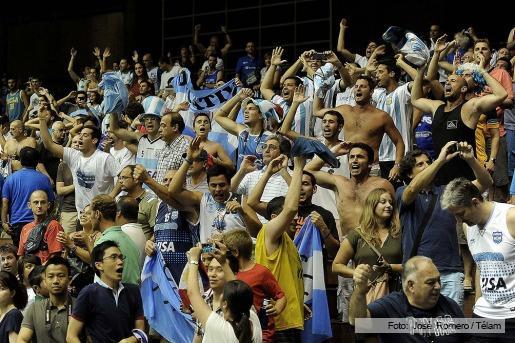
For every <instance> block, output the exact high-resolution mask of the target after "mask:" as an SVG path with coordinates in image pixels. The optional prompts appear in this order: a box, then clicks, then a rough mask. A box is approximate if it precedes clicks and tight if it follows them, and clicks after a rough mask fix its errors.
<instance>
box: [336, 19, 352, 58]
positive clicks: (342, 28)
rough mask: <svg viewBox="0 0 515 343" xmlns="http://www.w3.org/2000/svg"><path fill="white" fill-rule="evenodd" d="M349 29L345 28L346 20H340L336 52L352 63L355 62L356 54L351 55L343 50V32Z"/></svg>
mask: <svg viewBox="0 0 515 343" xmlns="http://www.w3.org/2000/svg"><path fill="white" fill-rule="evenodd" d="M348 28H349V27H348V26H347V19H345V18H342V20H341V21H340V32H339V33H338V44H337V45H336V51H338V52H339V53H340V54H342V56H343V57H344V58H345V59H346V60H347V61H349V62H351V63H354V61H355V60H356V54H353V53H352V52H350V51H349V50H347V49H345V32H346V31H347V29H348Z"/></svg>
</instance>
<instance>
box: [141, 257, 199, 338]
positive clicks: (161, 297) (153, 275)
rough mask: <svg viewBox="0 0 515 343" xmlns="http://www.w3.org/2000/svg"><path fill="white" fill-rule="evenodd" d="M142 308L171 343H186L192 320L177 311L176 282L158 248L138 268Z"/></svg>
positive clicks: (192, 325)
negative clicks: (139, 271) (140, 270)
mask: <svg viewBox="0 0 515 343" xmlns="http://www.w3.org/2000/svg"><path fill="white" fill-rule="evenodd" d="M141 280H142V281H141V287H140V292H141V298H142V299H143V311H144V313H145V318H147V320H148V322H149V324H150V326H151V327H152V328H154V329H155V330H156V331H157V332H158V333H159V334H160V335H161V336H163V337H164V338H165V339H166V340H168V341H170V342H173V343H190V342H191V341H192V340H193V334H194V329H195V324H194V322H193V320H192V319H191V316H189V315H187V314H185V313H183V312H182V311H181V298H180V296H179V291H178V289H177V284H176V282H175V280H174V279H173V277H172V275H171V274H170V271H169V270H168V268H166V266H165V263H164V260H163V256H162V255H161V252H160V251H159V250H157V251H156V253H155V254H154V255H153V256H152V257H147V258H146V259H145V264H144V265H143V271H142V272H141Z"/></svg>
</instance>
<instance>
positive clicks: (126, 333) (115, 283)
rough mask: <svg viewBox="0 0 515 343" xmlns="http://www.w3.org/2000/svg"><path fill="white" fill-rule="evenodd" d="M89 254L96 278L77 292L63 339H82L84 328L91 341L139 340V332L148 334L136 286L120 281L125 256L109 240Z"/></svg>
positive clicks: (71, 341)
mask: <svg viewBox="0 0 515 343" xmlns="http://www.w3.org/2000/svg"><path fill="white" fill-rule="evenodd" d="M91 256H92V260H93V262H94V268H95V273H96V274H97V276H98V277H99V279H98V280H97V282H95V283H93V284H91V285H88V286H86V287H85V288H84V289H82V291H81V292H80V294H79V297H78V298H77V301H76V305H75V306H74V307H73V311H72V314H71V318H70V325H69V326H68V332H67V334H66V342H68V343H80V342H83V340H81V339H80V336H81V332H82V330H83V329H84V328H85V329H86V332H87V335H88V336H89V337H90V338H91V339H92V341H93V342H113V341H114V342H124V343H129V342H138V341H139V340H138V339H137V337H138V336H141V335H143V336H145V337H144V338H147V337H146V335H145V334H144V332H143V330H145V318H144V316H143V302H142V300H141V295H140V293H139V287H138V286H137V285H131V284H127V283H122V273H123V270H124V260H125V257H126V256H125V255H124V254H123V253H122V252H121V250H120V248H118V245H117V244H116V243H115V242H114V241H109V240H108V241H105V242H103V243H101V244H98V245H97V246H96V247H95V248H93V252H92V254H91ZM134 329H135V330H134ZM133 330H134V331H136V332H134V333H133ZM137 335H138V336H137ZM145 341H147V340H145Z"/></svg>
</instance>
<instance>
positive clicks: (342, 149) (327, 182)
mask: <svg viewBox="0 0 515 343" xmlns="http://www.w3.org/2000/svg"><path fill="white" fill-rule="evenodd" d="M350 144H351V142H346V141H345V142H340V144H338V145H336V146H334V147H332V148H331V151H332V152H333V154H335V156H343V155H346V154H348V153H349V149H350ZM323 166H324V161H323V160H322V159H321V158H320V157H318V156H316V157H315V158H314V159H312V160H311V161H310V162H309V163H308V164H306V168H305V169H306V170H307V171H309V172H310V173H311V174H313V175H314V176H315V179H316V182H317V186H321V187H324V188H327V189H330V190H333V191H335V190H336V183H337V182H341V180H340V178H345V177H343V176H338V175H334V174H329V173H326V172H323V171H320V169H321V168H322V167H323Z"/></svg>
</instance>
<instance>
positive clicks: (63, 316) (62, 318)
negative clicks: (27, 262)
mask: <svg viewBox="0 0 515 343" xmlns="http://www.w3.org/2000/svg"><path fill="white" fill-rule="evenodd" d="M43 278H44V280H45V284H46V285H47V288H48V293H49V297H48V298H47V299H44V300H42V301H36V302H34V303H33V304H32V305H31V306H30V307H29V308H28V309H27V310H26V312H25V316H24V318H23V322H22V323H21V330H20V333H19V334H18V340H17V342H19V343H30V342H34V341H36V340H37V342H43V343H45V342H48V343H50V342H58V343H65V342H66V329H67V328H68V318H69V314H70V313H71V310H72V308H74V307H75V299H74V298H72V297H71V296H70V295H69V294H68V284H69V283H70V264H69V263H68V261H67V260H66V259H64V258H63V257H60V256H54V257H51V258H50V259H48V261H47V263H46V264H45V270H44V274H43Z"/></svg>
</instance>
